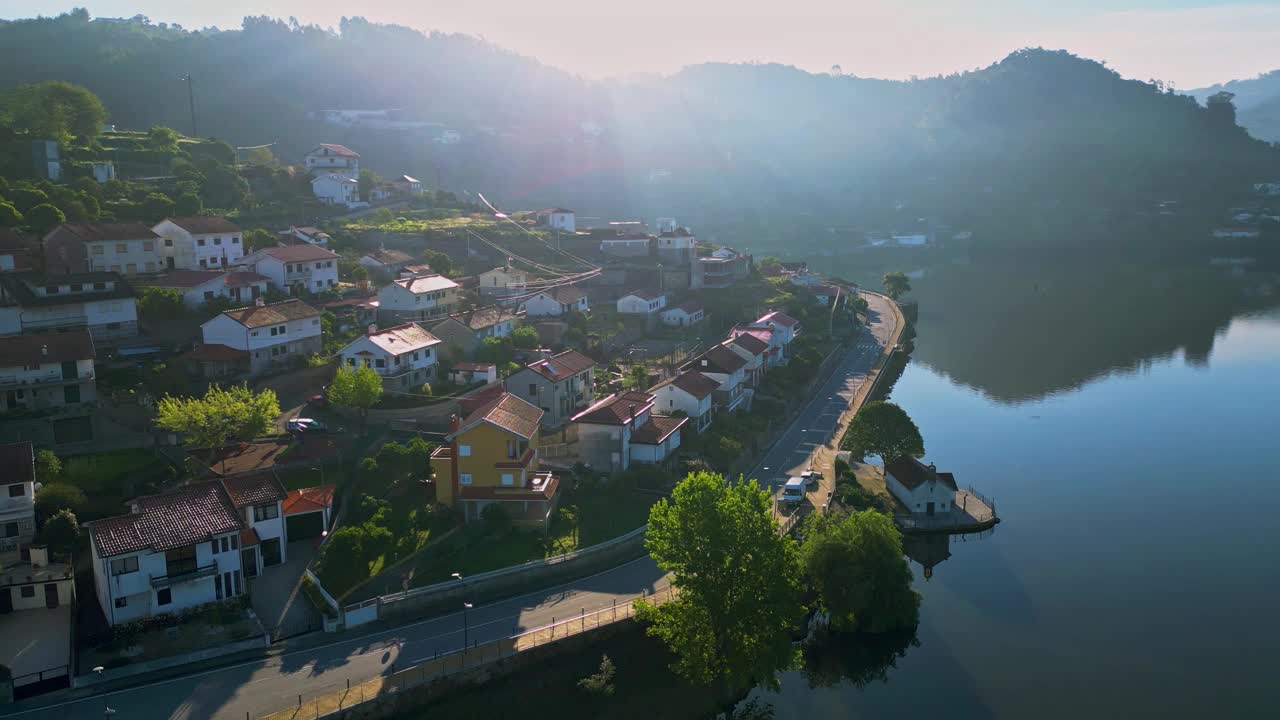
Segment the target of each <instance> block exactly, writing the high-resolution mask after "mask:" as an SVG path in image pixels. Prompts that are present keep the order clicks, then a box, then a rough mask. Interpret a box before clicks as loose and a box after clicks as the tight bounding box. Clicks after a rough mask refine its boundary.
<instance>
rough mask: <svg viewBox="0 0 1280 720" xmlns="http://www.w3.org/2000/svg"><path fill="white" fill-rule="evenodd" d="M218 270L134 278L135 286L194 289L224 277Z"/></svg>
mask: <svg viewBox="0 0 1280 720" xmlns="http://www.w3.org/2000/svg"><path fill="white" fill-rule="evenodd" d="M222 275H223V273H221V272H219V271H217V270H181V269H178V270H170V271H168V272H166V273H164V274H163V275H156V276H154V277H140V278H134V280H133V284H134V285H141V286H142V287H157V288H193V287H196V286H198V285H203V284H205V283H207V282H209V281H210V280H215V279H217V278H219V277H222Z"/></svg>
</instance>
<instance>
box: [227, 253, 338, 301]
mask: <svg viewBox="0 0 1280 720" xmlns="http://www.w3.org/2000/svg"><path fill="white" fill-rule="evenodd" d="M238 266H239V267H240V268H241V269H243V270H248V271H250V272H255V273H257V274H259V275H263V276H265V277H266V278H267V280H268V281H269V282H270V283H271V286H272V287H274V288H276V289H277V290H282V291H285V292H289V293H291V294H294V295H296V294H299V293H300V292H303V291H305V292H312V293H318V292H323V291H325V290H329V289H331V288H334V287H337V285H338V255H337V253H334V252H330V251H329V250H326V249H324V248H322V247H317V246H315V245H292V246H289V247H269V248H261V249H259V250H255V251H253V252H252V253H250V254H248V255H246V256H244V258H242V259H241V260H240V262H239V263H238Z"/></svg>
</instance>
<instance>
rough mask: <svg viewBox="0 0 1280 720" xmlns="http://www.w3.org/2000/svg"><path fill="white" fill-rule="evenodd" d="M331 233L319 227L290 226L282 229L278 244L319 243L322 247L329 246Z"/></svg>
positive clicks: (283, 245)
mask: <svg viewBox="0 0 1280 720" xmlns="http://www.w3.org/2000/svg"><path fill="white" fill-rule="evenodd" d="M330 240H332V238H331V237H329V233H327V232H324V231H323V230H321V229H319V228H314V227H311V226H304V227H290V228H289V229H288V230H282V231H281V232H280V234H279V236H278V238H277V240H276V242H277V244H279V245H280V246H282V247H285V246H289V245H301V244H306V245H319V246H320V247H329V241H330Z"/></svg>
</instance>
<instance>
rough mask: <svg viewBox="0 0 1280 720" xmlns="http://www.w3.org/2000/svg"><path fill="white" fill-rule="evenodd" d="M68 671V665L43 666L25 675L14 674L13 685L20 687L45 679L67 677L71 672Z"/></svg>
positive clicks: (69, 669) (69, 668)
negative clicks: (37, 670)
mask: <svg viewBox="0 0 1280 720" xmlns="http://www.w3.org/2000/svg"><path fill="white" fill-rule="evenodd" d="M70 671H71V667H70V666H69V665H58V666H56V667H51V668H45V669H44V670H41V671H39V672H33V673H27V674H26V675H15V676H14V677H13V686H14V687H15V688H17V687H22V686H23V685H31V684H34V683H38V682H44V681H45V680H52V679H54V678H60V677H68V676H70V674H71V672H70Z"/></svg>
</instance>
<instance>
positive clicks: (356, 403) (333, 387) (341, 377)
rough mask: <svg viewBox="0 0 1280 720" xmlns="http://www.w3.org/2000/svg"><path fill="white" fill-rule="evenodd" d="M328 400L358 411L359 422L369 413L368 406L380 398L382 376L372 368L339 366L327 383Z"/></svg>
mask: <svg viewBox="0 0 1280 720" xmlns="http://www.w3.org/2000/svg"><path fill="white" fill-rule="evenodd" d="M328 397H329V402H331V403H333V404H334V405H342V406H344V407H349V408H353V409H355V410H358V411H360V422H361V424H362V425H363V423H364V418H365V416H366V415H368V414H369V408H371V407H373V406H374V405H377V404H378V401H379V400H381V399H382V376H381V375H379V374H378V373H377V372H375V371H374V369H373V368H367V367H361V368H355V369H354V370H353V369H351V368H345V367H340V368H338V372H337V374H336V375H334V376H333V382H331V383H329V392H328Z"/></svg>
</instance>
